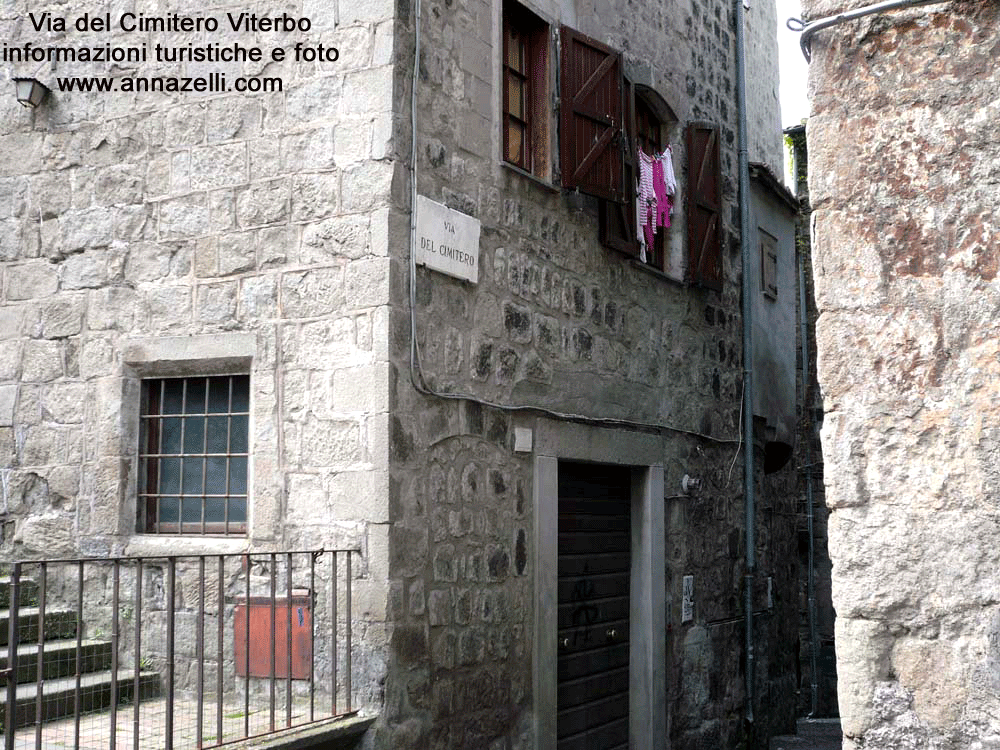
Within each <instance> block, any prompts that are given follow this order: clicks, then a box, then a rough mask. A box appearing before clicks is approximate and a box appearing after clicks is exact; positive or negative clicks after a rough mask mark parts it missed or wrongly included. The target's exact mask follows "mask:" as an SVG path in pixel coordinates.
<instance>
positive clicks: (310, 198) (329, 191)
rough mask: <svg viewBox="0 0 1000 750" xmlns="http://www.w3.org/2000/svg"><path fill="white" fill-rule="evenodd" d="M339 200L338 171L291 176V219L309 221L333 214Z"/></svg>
mask: <svg viewBox="0 0 1000 750" xmlns="http://www.w3.org/2000/svg"><path fill="white" fill-rule="evenodd" d="M339 202H340V173H339V172H324V173H322V174H305V175H296V176H295V177H293V178H292V219H293V220H295V221H310V220H315V219H323V218H325V217H327V216H330V215H332V214H335V213H336V212H337V207H338V205H339Z"/></svg>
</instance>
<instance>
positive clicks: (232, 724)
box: [14, 698, 329, 750]
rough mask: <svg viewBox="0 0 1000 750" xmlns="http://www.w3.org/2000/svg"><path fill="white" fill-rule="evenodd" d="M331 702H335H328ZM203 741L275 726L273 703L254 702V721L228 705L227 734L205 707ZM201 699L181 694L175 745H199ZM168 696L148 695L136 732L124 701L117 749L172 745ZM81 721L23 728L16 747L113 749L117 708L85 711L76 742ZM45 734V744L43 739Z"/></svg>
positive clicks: (282, 716)
mask: <svg viewBox="0 0 1000 750" xmlns="http://www.w3.org/2000/svg"><path fill="white" fill-rule="evenodd" d="M327 708H329V707H328V706H327ZM202 715H203V725H202V726H203V730H202V737H203V744H202V747H214V746H216V745H219V744H221V743H223V742H233V741H234V740H238V739H242V738H244V737H246V736H247V732H246V729H247V725H249V736H251V737H252V736H254V735H260V734H264V733H266V732H269V731H270V723H271V722H270V708H269V707H268V706H264V707H260V705H259V704H257V705H255V706H252V707H251V709H250V712H249V721H245V720H244V716H245V714H244V710H243V706H242V705H226V706H223V714H222V736H221V739H220V737H219V735H218V724H217V719H218V712H217V707H216V706H215V705H214V704H211V705H208V706H205V707H204V709H203V714H202ZM314 716H315V718H316V719H317V720H319V719H325V718H329V714H328V713H324V712H323V710H321V708H320V706H319V705H318V704H317V706H316V711H315V714H314ZM197 718H198V705H197V703H196V702H195V701H191V700H176V701H175V702H174V722H173V747H174V748H175V749H176V750H182V748H196V747H198V743H197V738H198V734H197V732H198V730H197ZM285 720H286V709H285V704H284V703H283V702H280V701H279V703H278V705H277V706H276V707H275V717H274V722H275V729H276V730H281V729H284V728H286V724H285ZM309 721H310V719H309V705H308V703H300V702H297V703H296V704H294V705H293V707H292V720H291V724H290V725H289V726H301V725H304V724H307V723H309ZM166 724H167V702H166V699H165V698H158V699H154V700H149V701H144V702H143V703H142V704H141V705H140V706H139V733H138V739H136V735H135V712H134V706H133V705H131V704H129V705H123V706H120V707H119V709H118V715H117V720H116V722H115V725H116V741H115V750H128V749H129V748H139V749H140V750H162V748H164V747H166V741H165V736H166ZM75 738H76V722H75V721H74V720H73V719H72V718H70V719H62V720H60V721H53V722H49V723H47V724H44V725H43V726H42V731H41V737H40V738H38V737H37V736H36V730H35V727H33V726H31V727H25V728H24V729H19V730H17V735H16V737H15V743H14V747H15V748H16V750H62V749H63V748H75V747H78V748H79V750H109V748H110V747H111V713H110V712H103V713H92V714H85V715H83V716H81V717H80V742H79V745H76V744H75ZM39 739H40V744H39V743H38V740H39Z"/></svg>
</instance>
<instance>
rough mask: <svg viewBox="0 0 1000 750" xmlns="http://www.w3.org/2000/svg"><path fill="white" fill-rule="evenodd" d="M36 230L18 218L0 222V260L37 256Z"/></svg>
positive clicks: (37, 238)
mask: <svg viewBox="0 0 1000 750" xmlns="http://www.w3.org/2000/svg"><path fill="white" fill-rule="evenodd" d="M38 243H39V237H38V231H37V229H36V228H35V227H34V226H29V225H26V224H25V223H24V222H22V221H20V220H19V219H8V220H7V221H2V222H0V261H12V260H19V259H22V258H37V257H38V250H39V248H38Z"/></svg>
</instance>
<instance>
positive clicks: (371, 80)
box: [341, 66, 393, 117]
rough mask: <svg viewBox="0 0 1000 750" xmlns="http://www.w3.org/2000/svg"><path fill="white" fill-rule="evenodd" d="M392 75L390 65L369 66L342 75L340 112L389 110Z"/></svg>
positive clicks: (352, 113) (350, 114) (365, 112)
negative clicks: (342, 87) (365, 68)
mask: <svg viewBox="0 0 1000 750" xmlns="http://www.w3.org/2000/svg"><path fill="white" fill-rule="evenodd" d="M392 92H393V75H392V68H391V67H388V66H386V67H384V68H369V69H367V70H358V71H355V72H352V73H348V74H346V75H345V76H344V95H343V100H342V104H341V113H342V114H343V115H346V116H348V117H350V116H353V115H369V116H371V115H374V114H376V113H379V112H391V111H392V103H393V97H392Z"/></svg>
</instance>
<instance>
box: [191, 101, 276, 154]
mask: <svg viewBox="0 0 1000 750" xmlns="http://www.w3.org/2000/svg"><path fill="white" fill-rule="evenodd" d="M262 118H263V108H262V107H261V104H260V102H258V101H257V100H256V99H252V98H249V97H246V98H242V97H240V98H236V97H225V98H222V99H213V100H212V101H210V102H209V103H208V108H207V111H206V113H205V140H206V141H208V142H209V143H212V142H215V141H229V140H233V139H236V138H253V137H254V136H256V135H257V134H258V133H259V132H260V129H261V122H262Z"/></svg>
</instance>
